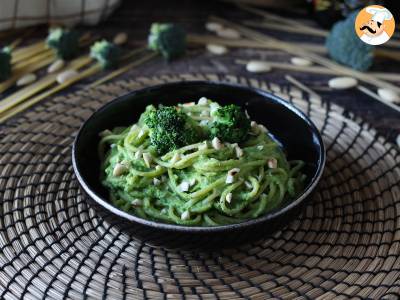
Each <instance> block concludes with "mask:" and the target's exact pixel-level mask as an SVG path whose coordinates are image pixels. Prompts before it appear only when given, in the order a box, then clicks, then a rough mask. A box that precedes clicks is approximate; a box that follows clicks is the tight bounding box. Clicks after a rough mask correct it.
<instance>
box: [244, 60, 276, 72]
mask: <svg viewBox="0 0 400 300" xmlns="http://www.w3.org/2000/svg"><path fill="white" fill-rule="evenodd" d="M271 69H272V68H271V65H270V64H269V63H267V62H265V61H261V60H251V61H249V62H248V63H247V64H246V70H247V71H249V72H251V73H265V72H269V71H271Z"/></svg>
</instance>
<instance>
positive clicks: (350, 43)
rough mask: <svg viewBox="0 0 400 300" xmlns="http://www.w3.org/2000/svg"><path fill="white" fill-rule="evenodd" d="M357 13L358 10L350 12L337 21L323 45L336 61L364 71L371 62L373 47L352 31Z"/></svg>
mask: <svg viewBox="0 0 400 300" xmlns="http://www.w3.org/2000/svg"><path fill="white" fill-rule="evenodd" d="M357 14H358V11H356V12H354V13H352V14H350V15H349V17H348V18H347V19H345V20H343V21H339V22H337V23H336V24H335V25H334V26H333V28H332V30H331V32H330V34H329V36H328V37H327V38H326V42H325V45H326V47H327V48H328V53H329V56H330V57H332V58H333V59H334V60H335V61H336V62H338V63H341V64H343V65H346V66H349V67H351V68H353V69H356V70H359V71H366V70H368V69H369V67H371V65H372V63H373V59H374V56H373V49H374V47H373V46H370V45H368V44H366V43H364V42H363V41H361V40H360V39H359V38H358V37H357V34H356V32H355V31H354V20H355V18H356V17H357Z"/></svg>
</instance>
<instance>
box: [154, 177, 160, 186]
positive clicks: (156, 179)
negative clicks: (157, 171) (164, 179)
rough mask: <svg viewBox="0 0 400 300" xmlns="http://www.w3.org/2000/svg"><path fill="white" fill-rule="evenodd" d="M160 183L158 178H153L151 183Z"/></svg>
mask: <svg viewBox="0 0 400 300" xmlns="http://www.w3.org/2000/svg"><path fill="white" fill-rule="evenodd" d="M160 183H161V180H160V179H158V178H153V185H159V184H160Z"/></svg>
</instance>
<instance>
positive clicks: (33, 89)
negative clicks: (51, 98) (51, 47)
mask: <svg viewBox="0 0 400 300" xmlns="http://www.w3.org/2000/svg"><path fill="white" fill-rule="evenodd" d="M90 62H92V59H91V58H90V57H88V56H83V57H80V58H77V59H75V60H74V61H72V62H71V63H70V64H69V66H67V67H64V68H63V69H62V70H60V71H59V72H58V73H54V74H48V75H47V76H45V77H43V78H42V79H40V80H39V81H36V82H34V83H33V84H31V85H29V86H26V87H24V88H22V89H20V90H18V91H17V92H15V93H14V94H12V95H10V96H8V97H6V98H4V99H3V100H2V101H1V102H0V112H3V111H6V110H7V109H10V108H11V107H13V106H15V105H17V104H19V103H21V102H22V101H24V100H26V99H28V98H29V97H31V96H33V95H35V94H37V93H38V92H40V91H41V90H44V89H45V88H47V87H49V86H50V85H52V84H54V83H55V82H56V81H57V75H58V74H59V73H61V72H63V71H64V70H66V69H71V70H79V69H80V68H82V67H84V66H85V65H87V64H89V63H90Z"/></svg>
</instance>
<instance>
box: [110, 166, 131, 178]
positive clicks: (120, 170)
mask: <svg viewBox="0 0 400 300" xmlns="http://www.w3.org/2000/svg"><path fill="white" fill-rule="evenodd" d="M126 171H128V168H127V167H126V166H125V165H123V164H121V163H116V164H115V166H114V169H113V176H116V177H118V176H121V175H122V174H124V173H125V172H126Z"/></svg>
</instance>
